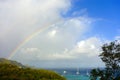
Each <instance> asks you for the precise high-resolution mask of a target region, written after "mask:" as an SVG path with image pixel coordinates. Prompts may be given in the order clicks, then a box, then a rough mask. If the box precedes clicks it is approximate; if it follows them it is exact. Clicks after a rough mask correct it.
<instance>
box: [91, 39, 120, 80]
mask: <svg viewBox="0 0 120 80" xmlns="http://www.w3.org/2000/svg"><path fill="white" fill-rule="evenodd" d="M99 57H100V58H101V60H102V61H103V62H104V63H105V66H106V68H105V69H104V70H100V69H93V70H92V71H91V80H96V79H97V77H99V78H100V80H114V79H117V78H120V40H116V41H113V42H110V43H106V44H104V45H103V46H102V53H100V55H99ZM95 71H96V72H97V74H96V73H95Z"/></svg>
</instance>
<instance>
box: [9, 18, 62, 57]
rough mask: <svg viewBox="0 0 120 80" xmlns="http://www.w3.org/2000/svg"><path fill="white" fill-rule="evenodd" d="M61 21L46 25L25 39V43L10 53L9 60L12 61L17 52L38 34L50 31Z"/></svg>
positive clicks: (22, 42) (21, 43)
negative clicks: (50, 28) (52, 26)
mask: <svg viewBox="0 0 120 80" xmlns="http://www.w3.org/2000/svg"><path fill="white" fill-rule="evenodd" d="M60 21H61V20H56V21H55V22H53V23H49V24H46V25H45V26H44V27H42V28H40V29H38V30H36V31H35V32H33V33H32V34H30V35H29V36H28V37H26V38H25V39H23V41H21V42H20V43H19V44H18V45H17V46H16V47H15V48H14V49H13V51H12V52H11V53H10V55H9V56H8V59H11V58H12V57H13V56H14V55H15V54H16V53H17V51H18V50H19V49H20V48H21V47H22V46H23V45H25V44H26V43H27V42H29V41H30V40H31V39H32V38H34V37H35V36H37V35H38V34H40V33H41V32H43V31H45V30H46V29H48V28H49V27H50V26H51V25H53V24H55V23H57V22H60Z"/></svg>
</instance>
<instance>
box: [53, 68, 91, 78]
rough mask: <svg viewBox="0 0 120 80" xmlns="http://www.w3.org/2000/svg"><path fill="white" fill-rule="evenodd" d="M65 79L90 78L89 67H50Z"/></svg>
mask: <svg viewBox="0 0 120 80" xmlns="http://www.w3.org/2000/svg"><path fill="white" fill-rule="evenodd" d="M52 70H53V71H55V72H57V73H58V74H60V75H61V76H64V77H65V78H66V79H67V80H90V79H89V77H90V76H89V73H90V71H91V69H73V68H72V69H52Z"/></svg>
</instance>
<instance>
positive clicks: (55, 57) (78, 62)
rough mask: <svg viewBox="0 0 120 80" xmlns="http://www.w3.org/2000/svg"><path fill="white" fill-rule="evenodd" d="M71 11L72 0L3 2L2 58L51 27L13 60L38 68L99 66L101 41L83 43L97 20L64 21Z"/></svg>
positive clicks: (0, 13) (0, 14) (93, 39)
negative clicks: (26, 40)
mask: <svg viewBox="0 0 120 80" xmlns="http://www.w3.org/2000/svg"><path fill="white" fill-rule="evenodd" d="M70 7H71V1H70V0H51V1H49V0H44V1H43V0H4V1H3V0H0V28H1V29H0V44H1V45H0V49H1V50H0V53H1V54H0V56H2V57H6V56H7V55H9V54H10V53H11V52H12V51H13V50H14V49H15V48H16V47H17V46H18V44H20V43H21V42H22V41H23V40H24V39H25V38H26V37H28V36H29V35H30V34H32V33H34V32H35V31H36V30H39V29H41V28H44V26H46V25H47V24H48V28H47V29H45V30H44V31H42V32H41V33H39V34H38V35H37V36H34V37H33V38H32V39H31V40H29V41H28V42H27V43H26V44H24V45H23V46H22V47H21V48H20V49H19V50H18V51H17V53H16V54H15V55H14V56H13V57H12V59H15V60H17V61H20V62H22V63H24V64H30V65H35V66H38V67H46V66H48V65H49V67H68V65H69V66H70V67H75V66H81V67H85V66H88V65H89V67H94V66H98V65H99V64H98V63H97V61H99V59H98V57H97V56H98V53H99V52H100V45H101V40H100V39H99V38H97V37H89V38H85V39H83V36H84V33H86V32H87V31H88V30H89V29H90V28H91V26H92V24H93V23H94V22H93V19H91V18H89V17H85V16H77V17H72V18H64V17H63V16H62V14H67V11H68V10H69V9H70ZM85 11H86V10H85ZM74 15H75V13H74ZM91 62H94V65H90V64H89V63H91ZM58 63H59V64H58ZM56 64H58V65H56ZM73 64H74V65H73ZM62 65H64V66H62Z"/></svg>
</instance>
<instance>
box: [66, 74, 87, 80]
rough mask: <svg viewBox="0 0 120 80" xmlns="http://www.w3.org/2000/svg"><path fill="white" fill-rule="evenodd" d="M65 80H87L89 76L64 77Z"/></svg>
mask: <svg viewBox="0 0 120 80" xmlns="http://www.w3.org/2000/svg"><path fill="white" fill-rule="evenodd" d="M64 77H66V78H67V80H89V76H84V75H64Z"/></svg>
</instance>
